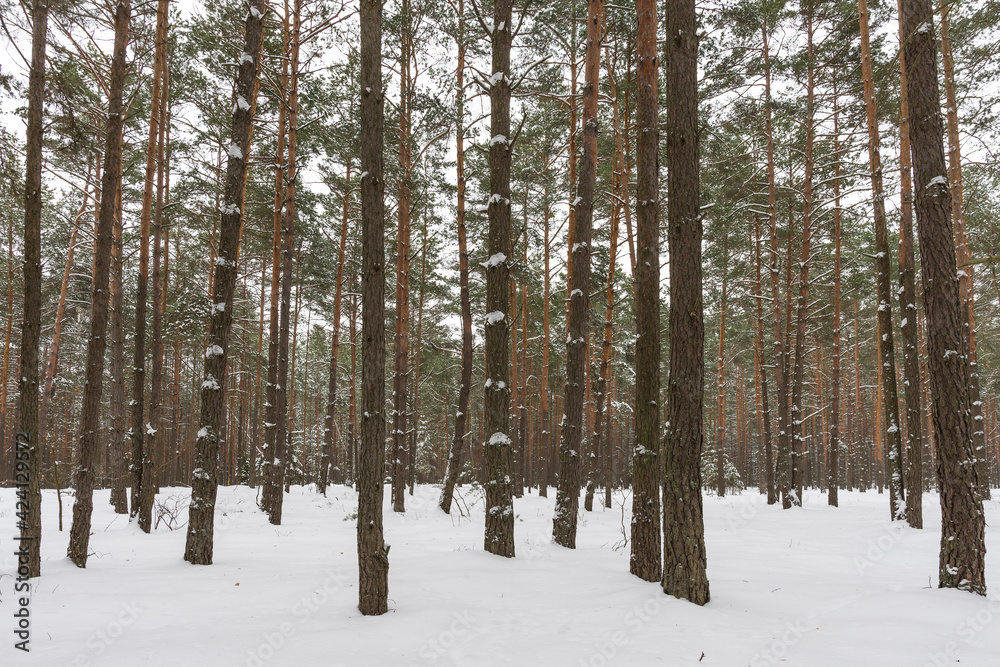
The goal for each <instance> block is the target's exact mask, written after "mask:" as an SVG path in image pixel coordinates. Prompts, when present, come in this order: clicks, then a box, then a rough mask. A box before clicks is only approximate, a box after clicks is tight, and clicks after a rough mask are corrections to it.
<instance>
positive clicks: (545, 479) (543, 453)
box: [538, 187, 552, 498]
mask: <svg viewBox="0 0 1000 667" xmlns="http://www.w3.org/2000/svg"><path fill="white" fill-rule="evenodd" d="M542 197H543V206H544V207H545V211H544V212H543V214H542V231H543V237H542V245H543V246H544V247H543V249H542V254H543V264H544V269H543V275H542V379H541V382H540V383H539V384H541V395H540V396H539V404H538V411H539V417H538V421H539V423H540V425H541V433H540V436H541V437H540V438H539V442H538V496H539V497H540V498H548V496H549V470H550V469H551V467H552V460H551V459H552V457H551V451H552V443H551V439H552V417H551V415H550V414H549V401H550V400H551V391H550V389H549V352H550V348H551V345H552V337H551V330H552V329H551V305H552V303H551V302H552V283H551V275H552V274H551V271H552V269H551V266H550V264H551V239H550V238H549V219H550V217H551V213H552V209H551V207H550V206H549V192H548V187H546V189H545V192H544V193H543V195H542Z"/></svg>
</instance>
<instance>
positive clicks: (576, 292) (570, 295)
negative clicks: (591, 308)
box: [569, 289, 583, 299]
mask: <svg viewBox="0 0 1000 667" xmlns="http://www.w3.org/2000/svg"><path fill="white" fill-rule="evenodd" d="M574 296H583V290H578V289H575V290H573V291H572V292H570V293H569V298H571V299H572V298H573V297H574Z"/></svg>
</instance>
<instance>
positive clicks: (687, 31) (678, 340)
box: [663, 0, 710, 605]
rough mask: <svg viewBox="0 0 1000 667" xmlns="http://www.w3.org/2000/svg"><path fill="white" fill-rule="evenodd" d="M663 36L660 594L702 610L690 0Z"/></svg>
mask: <svg viewBox="0 0 1000 667" xmlns="http://www.w3.org/2000/svg"><path fill="white" fill-rule="evenodd" d="M666 35H667V40H666V63H665V66H666V77H665V80H666V84H667V89H666V99H667V100H668V103H667V125H666V128H667V153H666V154H667V171H668V174H669V177H668V180H667V197H668V207H667V229H668V239H669V243H670V246H669V251H670V378H669V380H668V385H667V409H668V415H669V425H668V426H667V429H666V435H665V437H664V443H663V447H664V449H663V454H664V455H663V460H664V476H663V509H664V512H663V537H664V563H663V592H664V593H667V594H669V595H673V596H674V597H678V598H684V599H687V600H690V601H691V602H693V603H695V604H698V605H703V604H705V603H707V602H708V600H709V597H710V596H709V588H708V577H707V575H706V573H705V565H706V556H705V525H704V519H703V515H702V500H701V451H702V447H703V445H704V439H705V431H704V424H703V419H704V417H703V412H702V405H703V401H704V397H705V368H704V348H705V314H704V305H703V301H702V273H701V270H702V267H701V242H702V224H701V211H700V209H701V195H700V191H699V163H698V143H699V137H698V33H697V16H696V9H695V2H694V0H669V1H668V2H667V4H666Z"/></svg>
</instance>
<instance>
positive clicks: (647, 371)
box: [625, 0, 662, 581]
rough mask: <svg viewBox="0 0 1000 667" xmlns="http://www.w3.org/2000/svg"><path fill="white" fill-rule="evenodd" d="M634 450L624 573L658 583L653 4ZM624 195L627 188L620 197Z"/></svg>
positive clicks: (642, 121)
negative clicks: (629, 543) (629, 545)
mask: <svg viewBox="0 0 1000 667" xmlns="http://www.w3.org/2000/svg"><path fill="white" fill-rule="evenodd" d="M636 18H637V21H638V33H637V36H636V50H637V55H638V57H639V66H638V70H639V72H638V81H637V84H638V88H637V91H636V122H637V125H638V127H637V128H636V129H637V131H638V139H637V141H636V200H637V208H638V210H637V211H636V241H637V244H636V245H637V248H636V254H637V261H636V265H635V313H636V341H635V447H634V448H633V450H632V525H631V537H632V553H631V556H630V559H629V572H631V573H632V574H634V575H635V576H637V577H639V578H640V579H643V580H645V581H660V578H661V575H662V570H661V565H662V561H661V560H660V520H661V518H660V228H659V225H660V223H659V217H660V215H659V214H660V193H659V162H660V160H659V143H660V141H659V140H660V133H659V124H658V122H657V100H658V97H657V87H658V81H657V79H658V72H659V68H658V67H657V61H656V29H657V20H656V0H638V2H637V3H636ZM625 192H626V195H627V192H628V191H627V190H626V191H625Z"/></svg>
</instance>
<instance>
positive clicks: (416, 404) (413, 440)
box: [406, 218, 427, 496]
mask: <svg viewBox="0 0 1000 667" xmlns="http://www.w3.org/2000/svg"><path fill="white" fill-rule="evenodd" d="M423 227H424V228H423V239H422V241H423V243H422V250H421V251H420V255H421V257H420V294H419V296H418V298H417V347H416V349H415V350H414V351H413V357H414V359H413V430H412V431H411V432H410V434H409V436H410V453H409V457H408V460H409V464H410V466H409V470H408V471H407V475H406V481H407V483H408V484H409V485H410V495H411V496H412V495H413V485H414V484H415V483H416V476H417V474H416V467H417V434H418V431H419V429H420V413H419V409H420V394H419V393H418V391H417V390H418V388H419V387H420V346H421V344H422V343H423V324H424V281H425V279H426V276H427V220H426V218H425V219H424V225H423Z"/></svg>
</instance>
